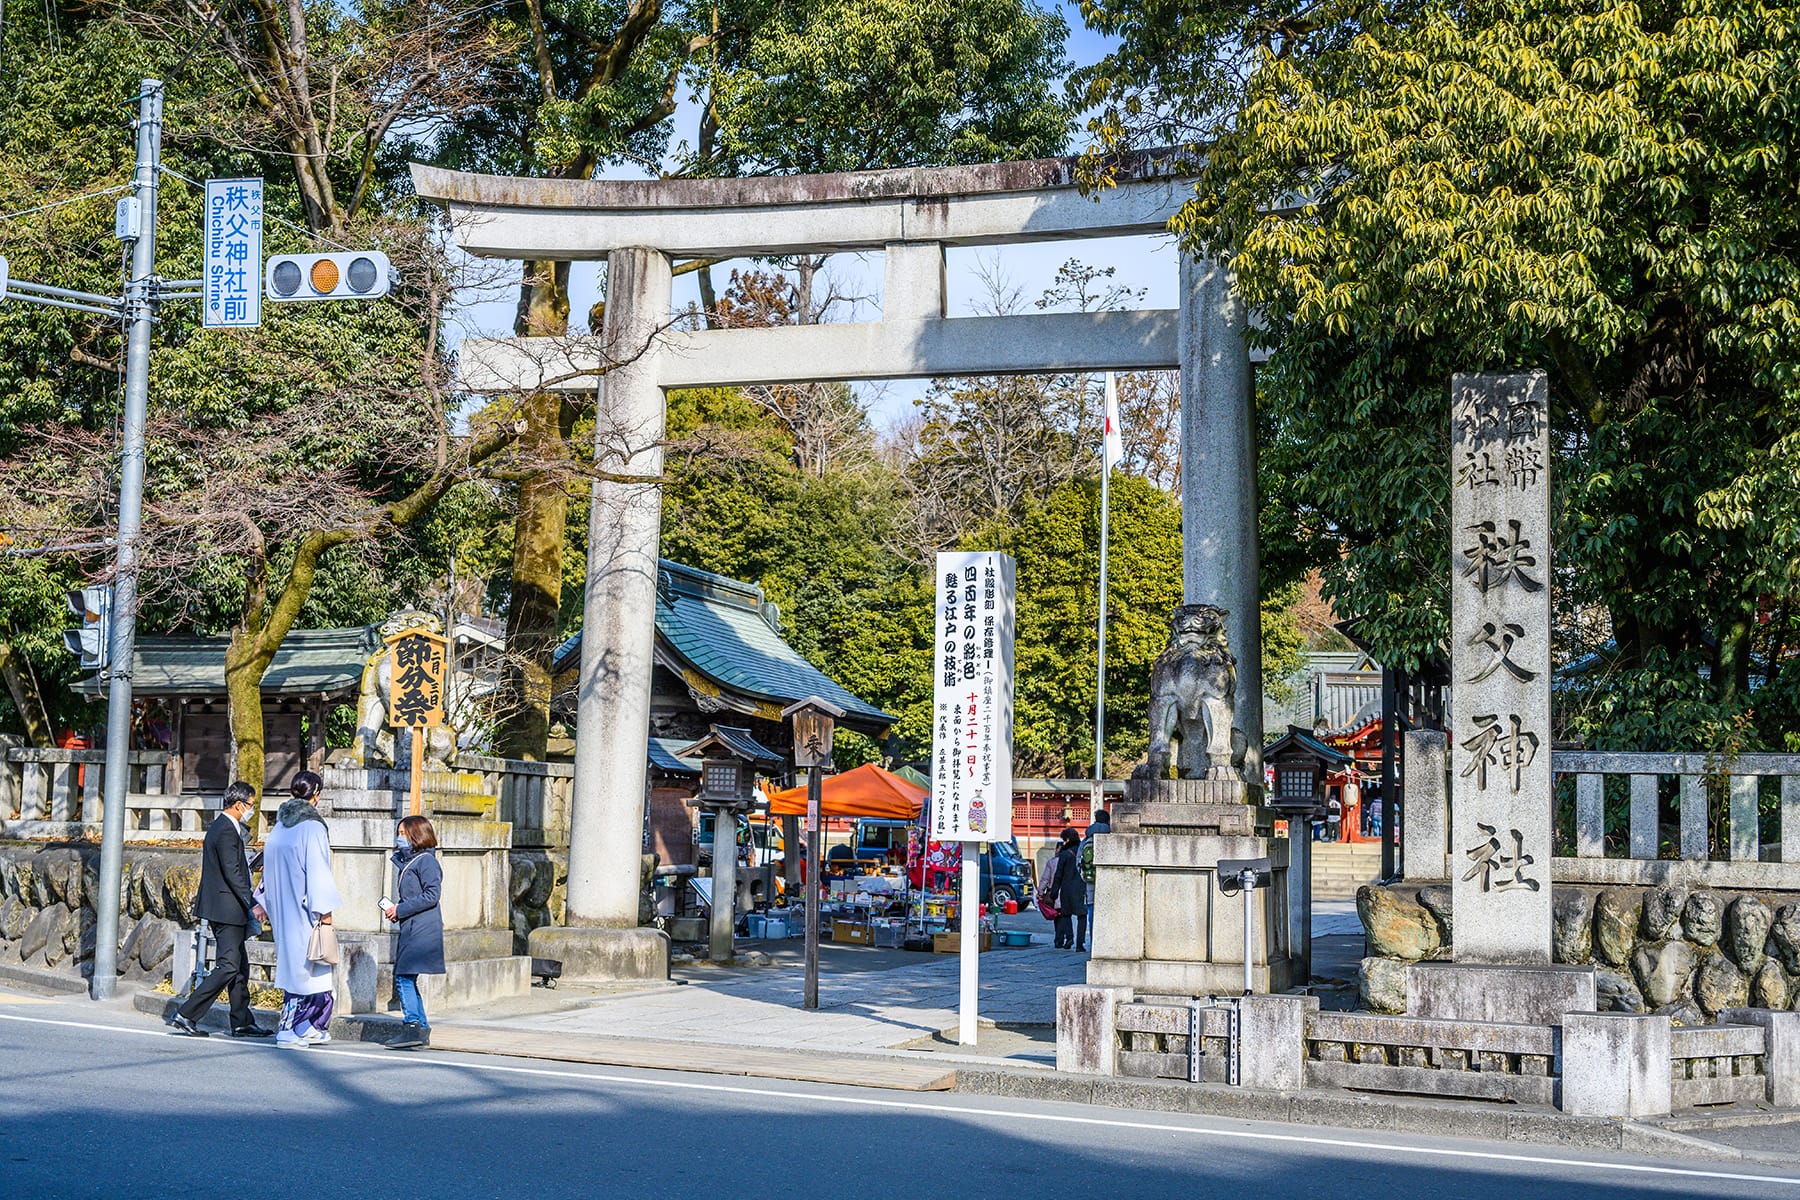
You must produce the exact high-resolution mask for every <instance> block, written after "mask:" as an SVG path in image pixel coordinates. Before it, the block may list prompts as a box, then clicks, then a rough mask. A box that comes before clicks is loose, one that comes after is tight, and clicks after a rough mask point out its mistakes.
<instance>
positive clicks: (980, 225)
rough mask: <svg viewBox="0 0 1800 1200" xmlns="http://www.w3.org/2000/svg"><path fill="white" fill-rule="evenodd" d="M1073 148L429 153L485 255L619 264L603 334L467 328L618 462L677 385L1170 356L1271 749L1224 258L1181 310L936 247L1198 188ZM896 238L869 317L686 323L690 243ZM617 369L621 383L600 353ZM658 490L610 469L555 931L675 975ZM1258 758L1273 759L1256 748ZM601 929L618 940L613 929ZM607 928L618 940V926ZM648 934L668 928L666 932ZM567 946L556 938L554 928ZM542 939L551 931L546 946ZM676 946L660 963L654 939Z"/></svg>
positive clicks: (1061, 232)
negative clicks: (645, 864)
mask: <svg viewBox="0 0 1800 1200" xmlns="http://www.w3.org/2000/svg"><path fill="white" fill-rule="evenodd" d="M1074 168H1075V160H1074V159H1072V158H1054V159H1040V160H1035V161H1028V162H1008V163H985V164H980V165H975V166H958V167H936V168H906V169H899V170H888V171H868V172H856V173H846V174H834V175H798V176H781V177H773V178H755V179H670V180H646V181H620V180H560V179H514V178H504V177H499V176H491V175H475V174H463V173H458V172H453V171H443V170H439V169H436V168H431V167H425V166H421V165H417V164H415V165H414V167H413V180H414V183H415V185H416V187H417V190H418V194H419V195H420V197H422V198H424V199H427V200H431V201H435V202H437V203H438V204H441V205H443V206H444V207H445V208H446V209H447V210H448V211H449V214H450V218H451V223H452V228H453V230H454V235H455V238H456V241H457V244H458V245H459V246H460V247H462V248H463V249H464V250H466V251H468V252H469V253H471V254H474V255H479V256H486V257H493V258H508V259H526V260H538V261H543V260H556V261H565V260H578V259H586V260H604V261H605V262H606V264H607V286H606V315H605V320H604V323H603V325H604V327H603V329H602V330H601V333H600V336H599V338H598V339H597V340H596V339H582V338H563V339H534V338H504V339H470V340H467V341H465V342H463V344H462V347H461V350H460V361H461V374H462V379H463V383H464V386H466V387H467V388H469V389H470V390H473V391H502V390H518V389H526V390H533V389H542V388H551V389H557V390H583V391H592V390H595V389H596V388H598V390H599V392H600V406H599V407H600V413H599V417H600V419H599V422H598V432H597V434H596V437H597V439H599V440H601V441H602V442H603V443H604V444H602V445H601V446H599V447H597V449H598V450H600V451H601V452H603V453H606V454H607V455H608V456H609V458H611V459H612V460H614V461H620V462H621V463H622V468H621V469H622V472H623V473H628V474H632V475H639V476H654V475H657V474H659V473H660V472H661V470H662V449H661V442H662V439H663V418H664V398H663V397H664V392H665V391H667V390H668V389H670V388H682V387H721V386H731V385H750V384H774V383H802V382H814V381H824V380H855V379H898V378H914V377H940V376H966V375H995V374H1027V373H1036V372H1083V371H1127V370H1148V369H1169V368H1179V369H1180V372H1181V395H1182V464H1181V507H1182V541H1183V558H1182V567H1183V571H1182V577H1183V583H1182V591H1183V599H1184V601H1185V602H1186V603H1189V604H1202V603H1203V604H1213V605H1217V606H1219V607H1221V608H1224V609H1226V610H1228V612H1229V613H1230V621H1229V638H1230V643H1231V649H1232V652H1233V653H1234V654H1235V655H1236V656H1237V661H1238V689H1239V690H1238V694H1239V697H1240V700H1239V725H1240V727H1241V728H1243V730H1244V732H1245V734H1246V735H1248V738H1249V741H1250V746H1251V748H1252V755H1253V758H1252V762H1253V763H1260V756H1259V755H1258V753H1257V752H1258V751H1259V750H1260V747H1261V744H1262V729H1261V726H1262V672H1261V641H1262V639H1261V622H1260V611H1261V610H1260V605H1259V595H1258V586H1257V568H1258V548H1257V495H1256V471H1255V465H1256V447H1255V440H1254V438H1255V435H1254V420H1253V413H1252V405H1253V398H1252V392H1251V379H1250V355H1249V353H1248V351H1247V349H1246V346H1245V340H1244V333H1245V327H1246V317H1245V309H1244V306H1243V303H1242V301H1241V300H1240V299H1239V298H1238V297H1237V295H1236V294H1235V293H1234V291H1233V290H1232V287H1231V283H1230V279H1229V275H1228V271H1227V270H1226V268H1225V267H1224V266H1223V265H1222V264H1221V263H1219V262H1217V261H1214V260H1209V259H1198V258H1194V257H1192V256H1190V255H1188V254H1187V253H1185V252H1182V253H1181V255H1180V264H1179V271H1180V293H1179V294H1180V307H1179V308H1178V309H1175V310H1166V309H1161V310H1146V311H1135V312H1081V313H1034V314H1029V315H1019V316H973V317H950V316H947V315H946V312H945V298H944V250H945V248H946V247H948V246H983V245H1005V244H1013V243H1021V242H1032V241H1062V240H1073V239H1083V238H1098V237H1113V236H1118V235H1123V234H1155V233H1165V232H1167V227H1168V221H1169V218H1170V217H1171V216H1172V215H1174V213H1175V212H1176V211H1177V209H1179V207H1180V206H1181V203H1182V201H1183V199H1184V198H1185V197H1186V196H1187V195H1189V194H1190V189H1191V182H1190V181H1185V180H1182V179H1180V178H1177V177H1175V176H1174V175H1173V174H1172V173H1170V172H1169V171H1168V169H1167V168H1166V166H1165V165H1164V164H1163V162H1162V160H1160V159H1158V158H1156V157H1154V156H1146V157H1143V158H1140V159H1136V160H1134V161H1132V162H1131V163H1129V164H1128V166H1127V168H1126V170H1125V171H1124V172H1123V173H1122V175H1121V178H1120V180H1119V183H1118V185H1117V186H1116V187H1112V188H1109V189H1106V190H1105V191H1102V192H1100V193H1098V194H1097V195H1096V196H1094V197H1092V198H1089V197H1087V196H1084V195H1082V194H1081V192H1080V191H1079V190H1077V188H1076V186H1075V170H1074ZM870 250H880V251H883V252H884V253H885V255H886V268H885V281H884V286H883V291H882V304H881V307H882V314H881V319H880V320H878V321H866V322H852V323H844V324H830V325H811V326H783V327H777V328H754V329H718V330H675V329H672V328H670V327H669V326H670V320H671V268H672V263H673V261H674V260H676V259H690V258H702V257H705V258H737V257H760V256H778V255H796V254H817V253H824V252H839V251H870ZM602 363H606V364H609V368H608V369H607V370H606V371H605V375H604V379H603V380H601V379H599V378H598V376H599V375H600V368H601V364H602ZM660 523H661V495H660V492H659V489H658V488H657V487H656V486H654V485H648V484H633V483H620V482H613V481H606V480H600V481H596V482H595V484H594V488H593V513H592V521H591V524H590V533H589V542H588V572H587V592H586V610H585V618H584V625H583V628H584V631H585V633H584V637H583V638H582V658H581V683H580V691H579V703H578V717H577V720H578V729H577V739H576V748H575V779H574V799H573V811H572V813H571V830H570V846H569V885H568V922H569V925H570V926H577V927H586V930H588V931H592V932H589V933H587V934H586V936H584V937H578V936H575V935H577V934H580V933H583V932H584V931H582V930H575V929H571V930H560V931H540V932H544V933H551V932H554V933H556V934H559V935H567V936H566V937H564V938H563V939H562V940H559V942H558V944H557V945H556V946H555V947H554V952H555V953H556V954H560V956H562V957H563V958H564V962H565V972H567V973H568V974H569V975H570V977H571V978H575V977H581V976H584V975H585V976H587V977H589V978H606V977H611V978H621V977H624V978H630V977H641V976H644V975H653V976H658V977H660V976H662V975H666V973H667V960H666V950H665V949H661V947H663V946H665V945H666V943H663V942H662V941H661V937H660V935H655V938H654V939H640V938H634V937H633V936H632V932H631V931H635V927H636V925H637V915H638V886H639V883H638V856H639V853H640V841H641V833H642V829H643V813H644V795H645V772H646V767H645V752H646V744H647V743H646V739H647V737H648V732H649V715H650V674H651V667H652V663H653V647H654V637H655V634H654V615H655V602H656V563H657V550H658V546H657V543H658V537H659V533H660ZM1254 769H1255V770H1258V771H1259V770H1260V766H1256V767H1255V768H1254ZM601 930H606V931H609V932H608V933H607V934H606V935H601V933H600V931H601ZM609 938H610V939H612V941H611V942H610V943H609V940H608V939H609ZM652 941H654V942H655V944H654V945H652V944H651V942H652ZM545 950H546V952H547V953H548V952H551V947H549V946H546V947H545ZM534 952H536V950H535V949H534ZM659 955H660V957H661V960H662V961H661V962H660V963H658V962H657V959H658V957H659Z"/></svg>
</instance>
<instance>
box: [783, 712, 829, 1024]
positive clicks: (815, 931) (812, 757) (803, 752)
mask: <svg viewBox="0 0 1800 1200" xmlns="http://www.w3.org/2000/svg"><path fill="white" fill-rule="evenodd" d="M781 715H782V716H784V717H789V718H791V719H792V720H793V722H794V766H795V767H796V768H804V769H805V770H806V772H807V775H806V992H805V996H804V999H803V1000H802V1006H803V1007H805V1008H813V1009H816V1008H818V1007H819V896H820V884H822V883H823V882H824V880H823V879H822V878H821V875H822V874H823V872H824V870H825V856H824V854H823V853H822V852H821V850H822V847H823V843H824V841H825V837H824V829H823V828H822V826H823V824H824V819H823V817H821V815H820V813H819V804H820V790H821V788H822V787H823V784H824V780H823V778H822V775H823V772H824V769H825V767H826V766H827V765H828V764H829V763H830V762H831V737H832V733H833V731H834V728H835V726H836V723H837V720H838V718H840V717H842V716H843V715H844V710H843V709H842V708H840V707H838V706H837V705H835V704H833V703H832V702H831V701H829V700H826V699H823V698H822V697H819V696H808V697H807V698H806V699H804V700H797V701H795V702H794V703H792V704H790V705H788V706H787V707H786V708H784V709H782V710H781Z"/></svg>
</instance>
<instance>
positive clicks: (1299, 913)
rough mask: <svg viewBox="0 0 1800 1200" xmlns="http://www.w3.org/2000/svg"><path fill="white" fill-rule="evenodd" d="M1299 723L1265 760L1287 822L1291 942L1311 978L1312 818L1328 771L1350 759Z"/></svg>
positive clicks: (1273, 804)
mask: <svg viewBox="0 0 1800 1200" xmlns="http://www.w3.org/2000/svg"><path fill="white" fill-rule="evenodd" d="M1351 761H1352V760H1351V757H1350V755H1348V754H1345V753H1344V752H1343V751H1342V750H1337V749H1334V748H1332V747H1331V746H1327V745H1326V744H1325V743H1324V742H1321V741H1320V740H1319V739H1318V738H1316V737H1314V736H1313V735H1312V734H1310V733H1308V732H1307V731H1306V730H1304V729H1302V728H1300V726H1298V725H1289V726H1288V731H1287V733H1285V734H1283V735H1282V736H1281V737H1280V738H1277V739H1276V740H1275V741H1273V742H1271V743H1270V744H1269V745H1268V746H1266V747H1264V748H1263V764H1264V766H1265V767H1266V768H1267V769H1268V770H1269V771H1270V773H1272V774H1273V775H1274V777H1275V786H1274V787H1273V788H1272V789H1270V791H1269V794H1268V798H1267V803H1268V806H1269V807H1270V808H1272V809H1274V810H1275V812H1276V813H1277V814H1279V815H1280V816H1281V817H1282V818H1284V819H1285V820H1286V821H1287V827H1288V945H1289V946H1290V947H1291V948H1292V951H1293V953H1294V954H1295V956H1296V957H1298V958H1299V959H1300V962H1301V964H1302V969H1303V970H1304V971H1305V976H1304V978H1305V979H1311V978H1312V818H1313V814H1314V813H1315V812H1317V811H1318V809H1319V805H1320V804H1321V803H1322V802H1323V801H1324V798H1325V776H1326V774H1327V773H1328V772H1331V771H1340V770H1342V769H1344V768H1345V767H1347V766H1349V765H1350V763H1351Z"/></svg>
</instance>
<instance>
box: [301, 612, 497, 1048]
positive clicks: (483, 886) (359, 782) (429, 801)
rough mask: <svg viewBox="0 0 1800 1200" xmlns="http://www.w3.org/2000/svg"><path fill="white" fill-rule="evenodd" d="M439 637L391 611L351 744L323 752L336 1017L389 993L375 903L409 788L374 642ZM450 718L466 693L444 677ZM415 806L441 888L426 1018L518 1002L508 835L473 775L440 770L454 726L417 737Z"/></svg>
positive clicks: (387, 953)
mask: <svg viewBox="0 0 1800 1200" xmlns="http://www.w3.org/2000/svg"><path fill="white" fill-rule="evenodd" d="M442 628H443V625H442V622H441V621H439V620H438V618H437V617H436V616H435V615H433V614H431V613H426V612H412V611H409V612H402V613H397V614H395V615H394V616H393V617H390V618H389V619H388V620H387V622H385V623H384V624H383V625H382V627H381V634H382V637H383V640H384V644H383V646H382V647H381V649H379V650H377V651H376V652H375V653H374V654H373V655H371V656H370V658H369V660H368V663H367V664H366V665H365V667H364V670H363V680H362V693H361V695H360V696H359V698H358V701H357V726H358V728H357V735H356V740H355V744H354V745H353V746H352V747H351V748H350V749H347V750H338V751H334V752H333V753H332V755H331V757H330V759H329V761H328V763H327V765H326V766H325V767H324V769H323V770H322V771H321V772H320V774H321V775H322V777H323V779H324V790H323V792H322V798H321V800H320V809H321V811H322V812H323V813H324V814H325V815H326V821H325V825H326V828H327V829H328V830H329V831H330V835H331V852H332V871H333V874H334V875H335V876H336V878H337V883H338V888H339V890H340V891H341V892H342V893H343V896H344V903H343V905H342V906H341V908H340V909H339V911H338V912H337V913H336V915H335V916H334V917H333V923H334V924H335V925H336V927H337V930H338V940H339V942H340V944H341V946H342V948H343V951H344V954H343V958H344V962H343V963H342V964H341V965H340V969H339V971H338V975H339V992H340V995H339V997H338V1000H339V1005H340V1008H341V1010H342V1012H343V1013H345V1014H346V1015H350V1014H360V1013H367V1012H382V1011H386V1010H387V1009H388V1006H389V1003H390V1000H391V998H392V993H393V960H394V941H395V934H394V932H393V927H392V926H391V925H390V924H389V923H388V921H387V920H386V919H385V918H384V917H383V916H382V913H381V906H380V900H381V897H383V896H392V895H393V894H394V870H393V865H392V863H391V862H390V861H389V856H390V855H391V854H392V853H393V849H394V824H395V822H396V821H397V820H399V818H400V817H402V816H405V815H406V813H407V812H409V811H410V801H411V788H412V778H411V772H410V770H409V769H408V767H406V766H399V765H395V760H396V759H397V758H398V759H399V760H400V761H401V762H405V761H406V760H407V758H408V757H410V756H409V755H407V754H406V753H405V751H406V750H407V749H408V747H407V746H406V744H405V738H406V737H410V736H412V735H411V734H403V735H402V736H401V737H400V738H398V739H396V737H395V735H394V731H393V730H392V729H390V728H389V726H388V705H389V703H390V701H391V700H392V695H393V690H392V689H393V683H392V679H393V650H392V648H391V647H389V646H387V645H386V644H385V639H386V638H388V637H391V636H392V635H394V634H396V633H403V632H406V631H407V630H409V629H425V630H428V631H430V632H433V633H437V632H440V631H441V630H442ZM446 691H447V692H448V693H449V696H448V698H447V702H446V708H447V709H448V710H449V713H450V715H451V716H452V718H456V717H460V716H461V715H462V713H463V712H464V711H465V709H464V701H465V700H466V698H467V696H468V694H469V687H468V685H467V683H466V681H464V679H463V677H462V676H461V675H460V673H459V674H455V675H453V676H452V678H451V679H450V681H449V683H448V684H447V686H446ZM428 734H429V736H428V741H427V745H426V754H425V776H424V779H423V780H422V782H421V786H420V792H421V805H422V807H423V809H424V812H425V814H426V815H427V816H429V817H430V818H431V822H432V825H433V827H434V828H435V829H436V831H437V838H438V862H439V864H440V865H441V866H442V867H443V871H444V883H443V889H442V893H441V898H440V901H439V904H440V908H441V910H442V913H443V918H444V958H445V964H446V967H447V968H448V969H447V970H446V971H445V972H444V973H443V974H442V975H426V976H421V977H420V979H419V986H420V989H421V991H422V992H424V994H425V1003H426V1005H427V1007H428V1009H432V1010H437V1011H442V1010H446V1009H456V1008H467V1007H475V1006H479V1005H481V1004H486V1003H488V1002H490V1001H493V1000H497V999H502V998H506V997H513V996H522V995H525V994H526V993H527V992H528V990H529V989H530V987H531V960H530V958H528V957H524V956H520V955H515V954H514V953H513V932H512V915H511V850H512V826H511V825H510V824H508V823H507V822H506V821H504V820H502V819H501V814H500V812H499V808H500V800H499V797H498V796H497V795H496V794H495V793H494V789H493V788H491V787H490V786H489V784H488V783H487V782H486V781H485V780H484V778H483V776H482V775H481V774H480V773H479V772H476V771H471V770H458V769H456V768H455V767H453V766H452V765H451V760H452V758H453V756H454V755H455V752H456V741H457V738H456V724H455V721H454V719H453V720H451V721H447V722H446V724H444V725H442V726H438V727H435V728H433V729H431V730H430V731H428Z"/></svg>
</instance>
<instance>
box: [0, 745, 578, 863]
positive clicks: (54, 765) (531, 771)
mask: <svg viewBox="0 0 1800 1200" xmlns="http://www.w3.org/2000/svg"><path fill="white" fill-rule="evenodd" d="M105 762H106V752H105V751H104V750H38V749H31V748H28V747H18V746H14V747H6V748H0V836H5V837H10V838H31V839H49V840H69V839H74V840H79V839H83V838H92V837H94V836H97V835H98V832H99V828H100V825H101V821H102V819H103V810H104V807H105V806H104V804H103V802H102V798H103V795H104V791H105ZM129 762H130V769H131V779H130V784H129V791H128V793H127V795H126V798H125V833H126V837H127V838H128V839H129V840H131V841H157V840H168V839H170V838H176V839H187V838H198V837H202V836H204V835H205V832H206V826H207V824H208V823H209V822H210V821H211V820H212V819H213V818H214V817H215V816H217V815H218V812H219V801H220V795H219V793H217V792H179V793H177V792H166V791H165V790H164V788H165V786H166V784H167V782H168V781H169V780H170V772H169V770H168V765H169V755H168V753H167V752H166V751H162V750H140V751H133V752H132V754H131V755H130V757H129ZM322 774H323V775H324V779H325V798H326V801H327V802H328V803H329V804H330V811H331V812H332V813H333V814H334V815H337V816H346V817H356V816H363V817H382V818H393V817H397V816H400V815H402V814H404V813H405V812H406V811H407V809H406V805H407V798H408V792H409V785H410V774H409V773H408V772H407V771H406V770H405V769H399V768H392V767H381V766H370V767H359V766H350V765H327V766H325V767H324V768H323V769H322ZM573 776H574V770H573V768H571V767H570V766H569V765H567V764H564V763H533V762H515V761H512V760H510V759H500V758H484V757H480V756H470V755H464V756H463V758H462V760H461V761H459V762H458V763H457V765H456V767H455V768H454V769H444V768H439V767H432V768H428V769H427V771H426V774H425V781H424V793H425V794H424V801H425V804H426V807H427V809H428V811H430V812H431V813H433V814H434V815H435V814H448V815H456V816H470V817H478V818H481V819H483V820H496V819H498V820H502V821H510V822H512V823H513V824H514V825H515V826H516V827H521V828H524V829H525V830H527V831H528V834H529V840H528V842H527V844H530V845H553V844H566V842H567V840H568V827H569V791H570V784H571V782H572V780H573ZM496 797H498V798H499V799H498V805H496ZM284 799H286V795H285V793H283V792H282V791H281V790H280V789H272V790H269V791H266V792H265V793H264V795H263V798H262V809H263V812H264V814H265V815H272V814H273V813H274V811H275V810H276V809H277V808H278V807H280V805H281V802H282V801H283V800H284ZM496 809H498V811H496ZM556 838H560V839H561V843H558V842H556V841H555V840H554V839H556ZM546 839H549V840H546Z"/></svg>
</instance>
